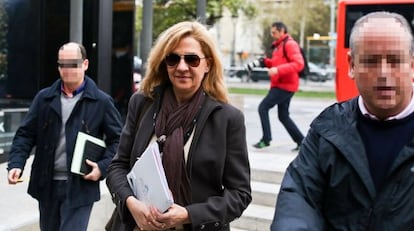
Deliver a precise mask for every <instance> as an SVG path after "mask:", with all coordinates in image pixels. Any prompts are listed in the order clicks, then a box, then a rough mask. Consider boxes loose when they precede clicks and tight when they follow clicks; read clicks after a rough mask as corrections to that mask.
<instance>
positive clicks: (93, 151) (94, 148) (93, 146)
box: [70, 132, 106, 175]
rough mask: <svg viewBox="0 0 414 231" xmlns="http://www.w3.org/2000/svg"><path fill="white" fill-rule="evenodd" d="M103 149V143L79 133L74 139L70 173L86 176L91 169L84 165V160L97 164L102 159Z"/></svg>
mask: <svg viewBox="0 0 414 231" xmlns="http://www.w3.org/2000/svg"><path fill="white" fill-rule="evenodd" d="M105 148H106V145H105V141H103V140H101V139H99V138H96V137H94V136H91V135H88V134H86V133H83V132H79V133H78V137H77V138H76V143H75V149H74V151H73V157H72V164H71V167H70V171H71V172H73V173H76V174H79V175H86V174H88V173H89V172H90V171H91V170H92V167H91V166H89V165H87V164H86V159H88V160H91V161H93V162H98V161H99V160H101V159H102V156H103V155H104V153H105Z"/></svg>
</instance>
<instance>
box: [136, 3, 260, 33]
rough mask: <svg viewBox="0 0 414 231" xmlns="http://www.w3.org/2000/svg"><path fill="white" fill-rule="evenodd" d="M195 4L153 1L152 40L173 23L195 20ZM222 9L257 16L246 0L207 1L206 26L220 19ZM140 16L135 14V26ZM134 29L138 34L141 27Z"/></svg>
mask: <svg viewBox="0 0 414 231" xmlns="http://www.w3.org/2000/svg"><path fill="white" fill-rule="evenodd" d="M196 3H197V1H194V0H174V1H167V0H155V1H154V2H153V9H154V16H153V34H152V36H153V38H154V39H156V38H157V37H158V35H159V34H160V33H161V32H162V31H164V30H165V29H167V28H168V27H170V26H171V25H173V24H175V23H178V22H181V21H185V20H196V19H197V5H196ZM137 8H138V7H137ZM224 8H227V9H228V10H229V11H230V12H231V13H232V15H234V16H238V15H239V13H240V12H243V14H244V15H246V16H247V17H250V18H252V17H254V16H255V15H256V14H257V9H256V8H255V6H254V5H252V4H251V3H249V1H247V0H209V1H207V7H206V24H207V25H210V26H212V25H214V24H215V23H216V22H217V21H218V20H219V19H220V18H221V17H222V14H223V9H224ZM141 12H142V9H141ZM141 16H142V14H140V15H138V14H137V18H136V19H137V20H136V24H137V25H141V24H142V21H141V18H142V17H141ZM136 29H137V31H138V32H139V31H140V30H141V26H136Z"/></svg>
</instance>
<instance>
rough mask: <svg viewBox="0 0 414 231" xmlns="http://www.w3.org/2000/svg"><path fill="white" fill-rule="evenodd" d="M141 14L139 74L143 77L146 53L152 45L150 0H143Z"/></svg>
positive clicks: (145, 68) (151, 9)
mask: <svg viewBox="0 0 414 231" xmlns="http://www.w3.org/2000/svg"><path fill="white" fill-rule="evenodd" d="M142 11H143V14H142V32H141V44H140V45H141V54H140V56H141V59H142V64H143V65H142V68H141V72H142V73H141V75H142V77H145V72H146V70H147V67H146V62H147V59H148V54H149V52H150V50H151V46H152V15H153V8H152V0H143V9H142Z"/></svg>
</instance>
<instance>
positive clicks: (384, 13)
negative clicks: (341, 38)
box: [349, 11, 414, 56]
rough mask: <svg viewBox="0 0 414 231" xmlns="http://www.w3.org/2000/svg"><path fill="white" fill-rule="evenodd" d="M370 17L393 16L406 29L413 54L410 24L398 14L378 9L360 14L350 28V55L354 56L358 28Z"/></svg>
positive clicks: (413, 46) (413, 47)
mask: <svg viewBox="0 0 414 231" xmlns="http://www.w3.org/2000/svg"><path fill="white" fill-rule="evenodd" d="M372 18H393V19H395V21H397V22H399V23H400V24H401V25H402V26H403V28H405V29H406V31H407V33H408V37H409V39H410V53H411V55H413V53H414V45H413V34H412V30H411V26H410V24H409V23H408V21H407V20H406V19H405V18H404V17H403V16H402V15H400V14H397V13H392V12H387V11H378V12H372V13H369V14H367V15H364V16H362V17H361V18H359V19H358V20H357V21H356V22H355V24H354V26H353V27H352V30H351V35H350V36H349V48H350V50H351V56H354V51H355V38H356V37H357V36H358V33H359V29H360V28H361V27H362V26H363V25H364V23H366V22H367V21H368V19H372Z"/></svg>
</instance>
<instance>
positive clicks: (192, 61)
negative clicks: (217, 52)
mask: <svg viewBox="0 0 414 231" xmlns="http://www.w3.org/2000/svg"><path fill="white" fill-rule="evenodd" d="M181 58H184V62H185V63H186V64H188V65H190V66H192V67H198V65H200V60H201V59H205V58H206V57H199V56H198V55H178V54H174V53H171V54H169V55H167V56H166V57H165V63H166V64H167V65H168V66H170V67H175V66H177V64H178V63H180V61H181Z"/></svg>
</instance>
